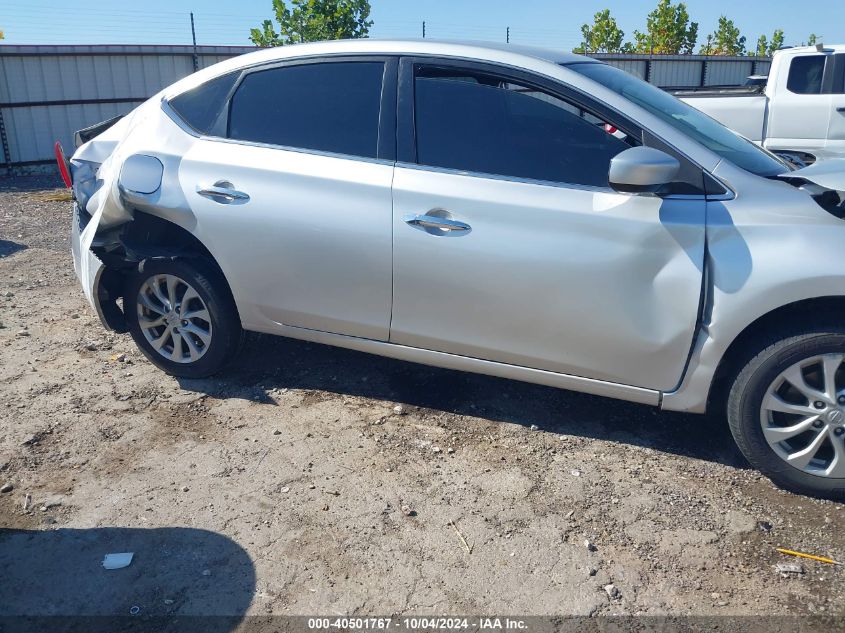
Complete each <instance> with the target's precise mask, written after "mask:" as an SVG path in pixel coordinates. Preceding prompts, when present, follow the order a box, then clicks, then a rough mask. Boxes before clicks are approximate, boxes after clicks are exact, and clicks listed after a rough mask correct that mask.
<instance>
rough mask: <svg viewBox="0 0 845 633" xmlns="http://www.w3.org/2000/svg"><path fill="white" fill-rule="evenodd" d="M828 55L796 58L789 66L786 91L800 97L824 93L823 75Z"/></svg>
mask: <svg viewBox="0 0 845 633" xmlns="http://www.w3.org/2000/svg"><path fill="white" fill-rule="evenodd" d="M825 59H826V55H806V56H801V57H796V58H794V59H793V60H792V63H791V64H790V65H789V76H788V77H787V80H786V89H787V90H789V92H794V93H795V94H799V95H818V94H821V92H822V75H824V62H825Z"/></svg>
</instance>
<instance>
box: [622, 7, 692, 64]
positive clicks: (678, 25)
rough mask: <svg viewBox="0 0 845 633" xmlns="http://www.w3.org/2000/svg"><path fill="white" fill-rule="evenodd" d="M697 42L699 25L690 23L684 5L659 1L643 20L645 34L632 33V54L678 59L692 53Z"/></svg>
mask: <svg viewBox="0 0 845 633" xmlns="http://www.w3.org/2000/svg"><path fill="white" fill-rule="evenodd" d="M697 39H698V23H697V22H690V19H689V13H688V12H687V5H686V4H684V3H683V2H679V3H678V4H672V0H658V3H657V7H656V8H655V9H654V11H652V12H651V13H649V14H648V17H647V18H646V32H645V33H641V32H640V31H634V42H635V43H634V46H633V50H635V51H636V52H638V53H664V54H670V55H677V54H679V53H686V54H689V53H692V51H693V48H694V47H695V42H696V40H697Z"/></svg>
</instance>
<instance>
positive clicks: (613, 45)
mask: <svg viewBox="0 0 845 633" xmlns="http://www.w3.org/2000/svg"><path fill="white" fill-rule="evenodd" d="M581 35H582V36H583V38H584V43H583V44H582V45H581V46H579V47H578V48H576V49H575V52H576V53H589V52H593V53H621V52H622V41H623V40H624V39H625V32H624V31H623V30H622V29H620V28H619V25H618V24H617V23H616V18H614V17H613V16H611V15H610V9H605V10H604V11H599V12H597V13H596V14H595V15H594V16H593V25H592V26H590V25H589V24H584V25H582V26H581Z"/></svg>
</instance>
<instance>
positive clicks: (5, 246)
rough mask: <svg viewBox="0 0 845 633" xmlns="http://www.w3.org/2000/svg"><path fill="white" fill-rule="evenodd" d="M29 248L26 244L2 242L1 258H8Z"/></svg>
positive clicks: (0, 248) (0, 247)
mask: <svg viewBox="0 0 845 633" xmlns="http://www.w3.org/2000/svg"><path fill="white" fill-rule="evenodd" d="M25 248H27V246H26V244H20V243H18V242H12V241H10V240H0V257H8V256H9V255H12V254H13V253H17V252H18V251H22V250H24V249H25Z"/></svg>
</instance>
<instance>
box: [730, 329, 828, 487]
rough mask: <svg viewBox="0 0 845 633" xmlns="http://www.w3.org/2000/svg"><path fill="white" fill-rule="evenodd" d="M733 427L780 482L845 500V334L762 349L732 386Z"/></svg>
mask: <svg viewBox="0 0 845 633" xmlns="http://www.w3.org/2000/svg"><path fill="white" fill-rule="evenodd" d="M728 423H729V424H730V428H731V432H732V433H733V436H734V439H736V442H737V445H738V446H739V448H740V450H741V451H742V453H743V454H744V455H745V457H746V458H747V459H748V461H749V462H750V463H751V465H752V466H754V467H755V468H757V469H758V470H760V471H761V472H762V473H763V474H765V475H766V476H768V477H769V478H771V479H772V481H774V482H775V483H776V484H778V485H780V486H782V487H784V488H786V489H788V490H792V491H794V492H798V493H800V494H808V495H813V496H819V497H825V498H833V499H845V333H844V332H841V331H838V328H825V329H822V330H819V331H814V332H806V333H803V334H799V335H795V336H789V337H785V338H782V339H780V340H776V341H775V342H772V343H770V344H769V345H767V346H765V347H764V349H762V350H761V351H760V352H759V353H758V354H757V355H755V356H754V357H753V358H752V359H751V360H750V361H748V363H747V364H746V365H745V367H744V368H743V369H742V370H741V371H740V373H739V374H738V376H737V378H736V380H735V382H734V384H733V387H732V389H731V392H730V395H729V397H728Z"/></svg>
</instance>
